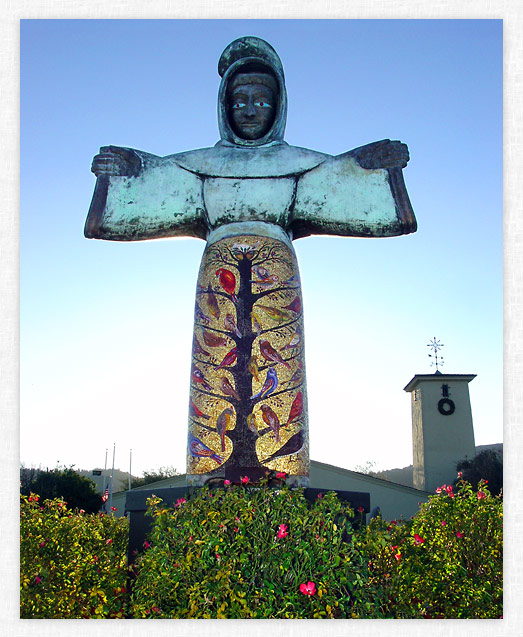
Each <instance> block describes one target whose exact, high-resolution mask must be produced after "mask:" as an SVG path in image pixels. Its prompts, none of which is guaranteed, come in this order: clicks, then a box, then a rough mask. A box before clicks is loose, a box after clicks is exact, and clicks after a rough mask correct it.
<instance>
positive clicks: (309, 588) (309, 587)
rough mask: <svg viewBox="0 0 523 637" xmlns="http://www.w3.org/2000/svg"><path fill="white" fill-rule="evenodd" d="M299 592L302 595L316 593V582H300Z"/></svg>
mask: <svg viewBox="0 0 523 637" xmlns="http://www.w3.org/2000/svg"><path fill="white" fill-rule="evenodd" d="M300 593H303V595H314V594H315V593H316V584H315V583H314V582H307V583H306V584H300Z"/></svg>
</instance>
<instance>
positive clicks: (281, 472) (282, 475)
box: [276, 471, 287, 480]
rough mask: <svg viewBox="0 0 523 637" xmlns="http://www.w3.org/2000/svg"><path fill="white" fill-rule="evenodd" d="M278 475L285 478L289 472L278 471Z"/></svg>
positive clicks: (282, 478) (279, 477)
mask: <svg viewBox="0 0 523 637" xmlns="http://www.w3.org/2000/svg"><path fill="white" fill-rule="evenodd" d="M276 477H277V478H278V479H280V480H285V478H286V477H287V474H286V473H285V471H278V473H277V474H276Z"/></svg>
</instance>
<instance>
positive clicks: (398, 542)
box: [358, 480, 503, 619]
mask: <svg viewBox="0 0 523 637" xmlns="http://www.w3.org/2000/svg"><path fill="white" fill-rule="evenodd" d="M437 491H438V492H439V493H438V495H436V496H432V497H431V498H429V502H427V503H425V504H423V505H422V506H421V509H420V511H419V512H418V513H417V514H416V515H415V516H414V517H413V519H411V520H409V521H407V522H403V521H399V522H392V523H386V522H383V521H381V520H373V521H371V523H370V524H369V525H368V527H367V528H366V530H365V532H364V533H362V534H361V537H360V538H359V539H358V544H359V548H360V550H363V551H365V552H366V553H367V554H368V555H369V560H370V561H369V567H370V571H371V580H370V582H371V584H372V585H374V586H378V587H380V588H381V589H382V591H383V597H382V608H381V611H382V612H383V613H384V614H385V615H386V616H387V617H396V618H427V619H430V618H439V619H440V618H445V619H451V618H476V619H481V618H499V617H501V616H502V613H503V501H502V496H501V495H500V496H496V497H493V496H492V495H491V494H490V493H489V490H488V488H487V486H486V483H485V482H481V483H480V484H479V488H478V490H477V491H475V490H474V489H473V488H472V486H471V485H470V484H469V483H468V482H465V481H464V480H460V482H459V483H458V485H457V491H456V493H454V492H453V488H452V486H447V485H443V487H441V488H440V489H438V490H437Z"/></svg>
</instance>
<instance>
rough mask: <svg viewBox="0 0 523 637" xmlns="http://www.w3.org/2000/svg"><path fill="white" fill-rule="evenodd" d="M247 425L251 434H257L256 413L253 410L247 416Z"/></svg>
mask: <svg viewBox="0 0 523 637" xmlns="http://www.w3.org/2000/svg"><path fill="white" fill-rule="evenodd" d="M247 427H248V428H249V430H250V431H252V433H253V434H256V435H257V436H258V435H259V434H258V428H257V427H256V414H255V413H254V412H253V413H252V414H249V415H248V416H247Z"/></svg>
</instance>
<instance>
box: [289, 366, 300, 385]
mask: <svg viewBox="0 0 523 637" xmlns="http://www.w3.org/2000/svg"><path fill="white" fill-rule="evenodd" d="M302 378H303V369H302V368H301V367H298V369H297V370H296V371H295V372H294V374H293V375H292V378H290V379H289V380H288V381H287V382H288V383H299V382H300V381H301V380H302Z"/></svg>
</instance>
